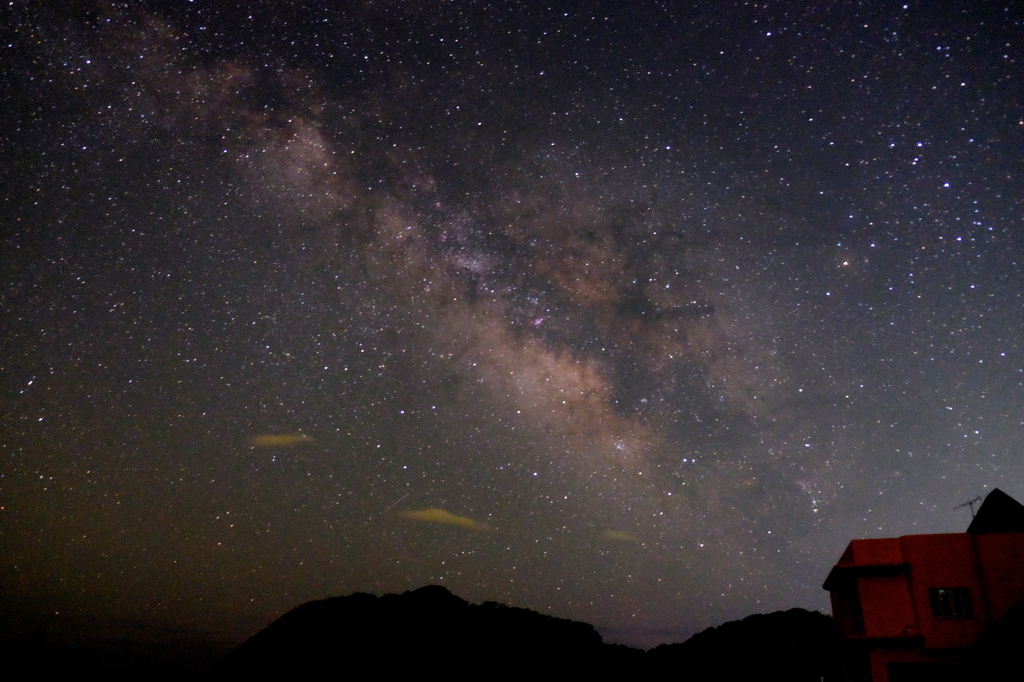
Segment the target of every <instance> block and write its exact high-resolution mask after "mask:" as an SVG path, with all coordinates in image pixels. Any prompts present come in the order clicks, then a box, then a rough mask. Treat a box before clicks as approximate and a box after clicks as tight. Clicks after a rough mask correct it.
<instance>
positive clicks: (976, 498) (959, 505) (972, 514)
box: [953, 496, 981, 519]
mask: <svg viewBox="0 0 1024 682" xmlns="http://www.w3.org/2000/svg"><path fill="white" fill-rule="evenodd" d="M975 502H981V497H980V496H979V497H975V498H974V499H973V500H967V501H966V502H964V503H963V504H958V505H957V506H955V507H953V509H960V508H962V507H970V508H971V518H972V519H973V518H974V503H975Z"/></svg>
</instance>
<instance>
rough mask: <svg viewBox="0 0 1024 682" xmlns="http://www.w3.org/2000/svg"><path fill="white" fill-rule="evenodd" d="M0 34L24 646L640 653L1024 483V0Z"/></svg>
mask: <svg viewBox="0 0 1024 682" xmlns="http://www.w3.org/2000/svg"><path fill="white" fill-rule="evenodd" d="M2 12H3V14H4V18H3V19H2V21H0V24H2V25H3V26H4V28H3V29H0V31H2V33H3V40H2V41H0V48H2V50H3V56H2V63H3V68H2V69H0V77H2V79H3V82H2V89H0V112H2V117H3V120H4V121H5V124H4V126H3V128H4V130H3V133H2V134H0V164H2V165H0V168H2V171H0V192H2V193H0V196H2V198H3V200H2V204H0V230H2V231H0V239H2V241H0V276H2V281H3V287H2V290H0V315H2V318H0V319H2V323H0V547H2V551H0V595H2V596H0V612H4V613H6V614H7V615H6V616H4V617H3V618H0V621H2V622H0V627H2V628H6V630H7V631H9V632H30V631H34V630H38V629H40V628H60V627H67V628H71V629H74V628H75V627H80V626H81V624H82V623H89V624H90V625H89V627H91V628H99V627H100V625H98V624H107V625H104V626H103V627H109V628H111V629H112V631H116V630H117V629H118V628H121V629H122V630H125V629H133V630H134V631H136V632H138V631H140V630H145V629H147V628H148V629H149V630H148V631H151V632H167V631H171V630H174V631H188V632H201V633H207V634H208V635H209V636H211V637H213V636H216V637H222V638H226V639H233V640H235V641H240V640H241V639H243V638H245V637H247V636H249V635H251V634H253V633H254V632H256V631H257V630H259V629H260V628H262V627H263V626H265V625H266V624H267V623H269V622H270V621H271V620H273V619H274V618H276V617H277V616H278V615H280V614H281V613H283V612H284V611H286V610H288V609H290V608H292V607H294V606H296V605H298V604H299V603H302V602H304V601H306V600H309V599H314V598H322V597H325V596H329V595H340V594H348V593H351V592H353V591H367V592H373V593H376V594H382V593H385V592H401V591H404V590H408V589H414V588H416V587H420V586H422V585H425V584H431V583H437V584H442V585H445V586H446V587H448V588H449V589H450V590H452V591H453V592H455V593H456V594H458V595H460V596H462V597H464V598H466V599H468V600H470V601H483V600H497V601H501V602H505V603H508V604H510V605H514V606H522V607H527V608H532V609H536V610H538V611H541V612H543V613H549V614H552V615H556V616H560V617H566V618H573V619H577V620H585V621H587V622H590V623H593V624H594V625H595V626H597V627H598V629H599V630H600V631H601V632H602V633H603V634H604V635H605V638H606V639H608V640H611V641H619V642H627V643H631V644H637V645H643V646H651V645H654V644H657V643H660V642H670V641H681V640H682V639H685V638H686V637H687V636H689V635H690V634H692V633H693V632H695V631H697V630H699V629H702V628H704V627H708V626H711V625H716V624H719V623H721V622H723V621H726V620H730V619H734V618H739V617H742V616H745V615H748V614H750V613H755V612H767V611H772V610H777V609H784V608H790V607H794V606H800V607H805V608H812V609H819V610H823V611H826V612H827V611H828V596H827V594H826V593H825V592H824V591H823V590H822V589H821V583H822V581H823V580H824V577H825V576H826V574H827V573H828V570H829V569H830V568H831V566H832V565H833V564H834V563H835V561H836V560H837V559H838V557H839V555H840V554H841V552H842V550H843V548H844V547H845V545H846V544H847V542H848V541H849V540H850V539H852V538H855V537H886V536H894V535H905V534H912V533H936V532H962V531H963V530H964V529H965V528H966V526H967V524H968V523H969V521H970V511H969V510H968V509H955V508H954V507H956V505H958V504H960V503H962V502H965V501H967V500H969V499H971V498H974V497H975V496H978V495H984V494H985V493H986V492H988V491H989V490H991V489H992V488H993V487H997V486H998V487H1000V488H1002V489H1003V490H1005V491H1006V492H1008V493H1009V494H1010V495H1012V496H1014V497H1016V498H1018V499H1022V498H1024V483H1022V476H1024V457H1022V455H1021V453H1020V444H1021V443H1022V442H1024V412H1022V405H1024V314H1022V313H1024V310H1022V307H1024V297H1022V291H1024V267H1022V261H1024V236H1022V234H1021V230H1022V229H1024V225H1022V217H1024V189H1022V188H1024V184H1022V180H1024V87H1022V73H1024V71H1022V69H1024V53H1022V47H1024V10H1022V8H1021V6H1020V5H1019V4H1018V3H1012V2H990V3H925V2H919V1H916V2H909V3H906V4H904V3H902V2H858V3H852V2H838V1H835V2H795V1H794V2H789V1H781V2H771V1H769V2H756V3H755V2H738V1H736V2H696V3H685V2H667V1H666V2H657V1H653V0H640V1H638V2H630V3H623V2H617V1H616V2H611V1H607V2H604V1H600V0H595V1H592V2H550V3H545V2H523V1H515V0H509V1H508V2H494V1H491V2H482V1H474V0H449V1H426V0H425V1H424V2H403V1H399V0H380V1H377V0H361V1H356V0H353V1H350V2H343V1H339V2H326V1H324V0H320V1H312V0H296V1H295V2H269V1H265V2H257V1H253V0H237V1H236V2H232V3H225V2H213V1H212V0H194V1H190V2H169V1H164V2H158V1H154V0H149V1H143V2H132V3H114V2H97V1H94V0H89V1H84V0H83V1H81V2H63V3H62V2H54V3H51V2H46V3H43V2H27V1H21V0H18V1H15V2H12V3H8V4H7V5H6V6H5V7H4V8H3V9H2ZM62 624H64V625H62ZM76 624H78V625H76Z"/></svg>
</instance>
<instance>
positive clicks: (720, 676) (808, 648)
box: [647, 609, 838, 682]
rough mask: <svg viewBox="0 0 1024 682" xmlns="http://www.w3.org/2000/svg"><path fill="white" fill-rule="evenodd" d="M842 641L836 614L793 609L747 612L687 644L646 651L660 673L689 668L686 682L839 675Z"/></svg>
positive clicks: (811, 681) (792, 680)
mask: <svg viewBox="0 0 1024 682" xmlns="http://www.w3.org/2000/svg"><path fill="white" fill-rule="evenodd" d="M837 646H838V640H837V638H836V633H835V630H834V628H833V626H832V619H831V618H829V617H828V616H826V615H823V614H821V613H818V612H816V611H805V610H804V609H790V610H788V611H776V612H774V613H769V614H756V615H753V616H747V617H746V618H744V619H743V620H735V621H730V622H728V623H724V624H722V625H719V626H718V627H713V628H708V629H707V630H703V631H701V632H699V633H697V634H696V635H694V636H693V637H691V638H690V639H688V640H686V641H685V642H683V643H682V644H662V645H661V646H659V647H657V648H655V649H652V650H651V651H649V652H647V658H648V661H647V664H648V671H649V672H650V673H652V674H653V675H655V676H659V675H666V676H668V675H676V674H680V673H682V672H685V675H683V677H684V678H685V679H686V680H687V682H697V681H701V680H707V681H709V682H710V681H712V680H715V681H718V680H755V679H765V680H770V679H776V680H787V682H820V680H822V679H825V680H835V679H838V677H837V673H838V649H837Z"/></svg>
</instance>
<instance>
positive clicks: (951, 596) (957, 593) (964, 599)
mask: <svg viewBox="0 0 1024 682" xmlns="http://www.w3.org/2000/svg"><path fill="white" fill-rule="evenodd" d="M928 601H929V602H930V603H931V605H932V617H933V618H973V617H974V608H973V606H972V604H971V589H970V588H969V587H933V588H931V589H929V590H928Z"/></svg>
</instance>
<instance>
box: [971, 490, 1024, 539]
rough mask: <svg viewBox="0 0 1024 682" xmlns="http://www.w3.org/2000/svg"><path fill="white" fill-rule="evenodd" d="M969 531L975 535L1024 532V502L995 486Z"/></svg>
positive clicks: (982, 504)
mask: <svg viewBox="0 0 1024 682" xmlns="http://www.w3.org/2000/svg"><path fill="white" fill-rule="evenodd" d="M967 532H968V533H973V534H974V535H981V534H983V533H1024V504H1021V503H1020V502H1018V501H1017V500H1015V499H1013V498H1012V497H1010V496H1009V495H1007V494H1006V493H1004V492H1003V491H1002V490H1000V489H999V488H995V489H993V490H992V492H990V493H989V494H988V495H987V496H986V497H985V501H984V502H982V503H981V507H979V508H978V513H977V514H975V515H974V520H973V521H971V525H970V526H968V527H967Z"/></svg>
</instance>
